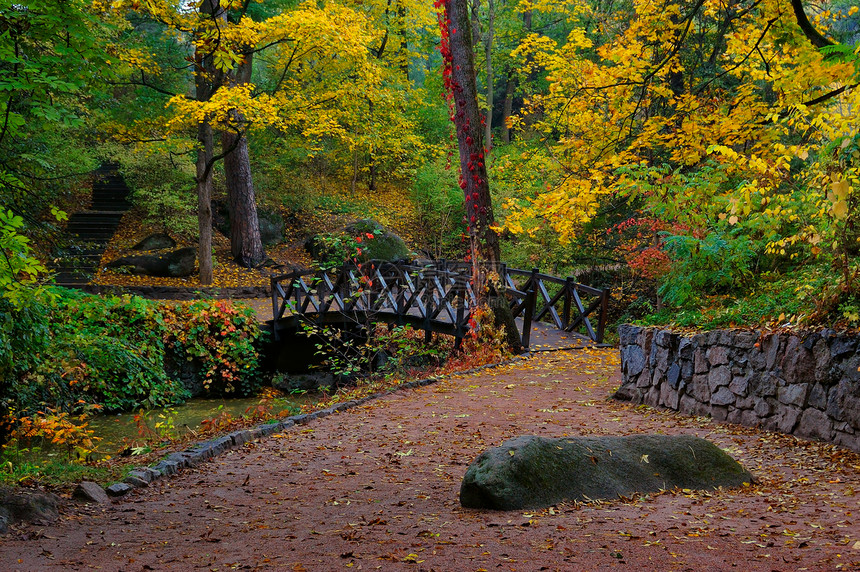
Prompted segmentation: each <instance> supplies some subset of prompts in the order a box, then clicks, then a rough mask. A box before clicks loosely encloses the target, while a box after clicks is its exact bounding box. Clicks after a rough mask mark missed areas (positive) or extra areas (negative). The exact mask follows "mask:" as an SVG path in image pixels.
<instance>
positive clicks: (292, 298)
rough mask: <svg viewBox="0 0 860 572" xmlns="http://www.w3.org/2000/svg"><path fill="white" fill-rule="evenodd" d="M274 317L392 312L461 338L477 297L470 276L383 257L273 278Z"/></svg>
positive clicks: (368, 316)
mask: <svg viewBox="0 0 860 572" xmlns="http://www.w3.org/2000/svg"><path fill="white" fill-rule="evenodd" d="M271 284H272V313H273V317H274V319H275V321H277V320H280V319H282V318H284V317H285V314H286V312H287V309H288V308H289V310H290V312H291V313H295V314H302V315H306V314H315V315H320V314H325V313H327V312H339V313H341V314H345V315H351V314H355V315H358V314H361V315H362V316H363V317H364V318H365V319H369V320H373V317H374V316H379V317H381V318H385V319H387V320H389V321H390V318H391V317H392V316H394V317H400V318H402V319H403V321H406V320H407V319H408V320H409V321H412V322H415V323H418V324H419V325H420V327H422V328H423V329H425V330H427V331H428V332H429V331H443V332H445V333H451V334H453V335H454V336H455V337H457V338H458V339H459V338H462V337H463V336H464V335H465V334H466V332H468V330H469V326H468V321H469V315H470V314H471V311H472V309H473V308H474V307H475V304H476V302H477V298H476V296H475V293H474V290H473V289H472V286H471V284H470V283H469V277H468V276H465V275H463V274H460V273H457V272H455V271H453V270H448V269H446V268H444V267H443V268H438V267H436V266H431V265H428V266H421V265H415V264H402V263H398V264H395V263H390V262H380V261H370V262H365V263H363V264H360V265H344V266H342V267H341V268H339V269H337V270H329V271H304V272H293V273H290V274H284V275H281V276H275V277H273V278H272V279H271Z"/></svg>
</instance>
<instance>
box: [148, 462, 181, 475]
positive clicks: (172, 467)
mask: <svg viewBox="0 0 860 572" xmlns="http://www.w3.org/2000/svg"><path fill="white" fill-rule="evenodd" d="M153 469H154V470H156V471H158V472H159V473H161V475H162V476H165V477H168V476H170V475H175V474H176V473H178V472H179V463H177V462H176V461H168V460H163V461H159V462H158V463H157V464H156V465H155V466H154V467H153Z"/></svg>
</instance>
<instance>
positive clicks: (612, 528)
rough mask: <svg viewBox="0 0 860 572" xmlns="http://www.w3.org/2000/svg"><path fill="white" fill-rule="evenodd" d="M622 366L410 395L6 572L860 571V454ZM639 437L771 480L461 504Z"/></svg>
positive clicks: (139, 498)
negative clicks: (658, 397) (634, 394)
mask: <svg viewBox="0 0 860 572" xmlns="http://www.w3.org/2000/svg"><path fill="white" fill-rule="evenodd" d="M617 369H618V366H617V359H616V352H614V351H611V350H609V351H596V350H595V351H592V352H582V351H580V352H559V353H545V354H541V355H540V356H538V357H535V358H532V359H531V360H528V361H526V362H519V363H517V364H515V365H512V366H505V367H501V368H498V369H496V370H489V371H485V372H482V373H480V374H477V375H471V376H466V377H459V378H452V379H448V380H445V381H442V382H439V383H437V384H435V385H431V386H428V387H425V388H422V389H418V390H411V391H401V392H398V393H395V394H392V395H390V396H387V397H384V398H381V399H378V400H375V401H372V402H370V403H368V404H366V405H365V406H361V407H358V408H355V409H351V410H348V411H345V412H342V413H340V414H336V415H332V416H329V417H326V418H324V419H321V420H317V421H313V422H311V423H310V424H308V425H305V426H300V427H297V428H295V429H293V430H291V431H289V432H286V433H284V434H281V435H276V436H274V437H272V438H269V439H266V440H263V441H258V442H255V443H251V444H249V445H248V446H246V447H245V448H244V449H241V450H236V451H233V452H230V453H228V454H226V455H224V456H222V457H220V458H218V459H217V460H215V461H213V462H210V463H206V464H204V465H202V466H200V467H199V468H197V469H194V470H187V471H186V472H184V473H183V474H182V475H181V476H179V477H177V478H173V479H171V480H168V481H162V482H160V483H158V484H157V485H154V486H152V487H151V488H149V489H146V490H141V491H136V492H134V493H132V494H133V496H132V497H131V498H129V499H127V500H125V501H122V502H120V503H118V504H116V505H114V506H111V507H108V508H106V509H91V511H90V512H89V513H87V512H83V513H78V514H77V515H72V516H69V517H66V518H65V519H64V521H63V522H61V523H60V524H58V525H57V526H54V527H49V528H45V529H44V530H41V531H37V530H35V529H32V528H30V529H25V530H24V531H23V532H19V533H17V534H15V533H13V534H12V535H10V536H9V537H7V538H6V539H4V540H0V570H46V569H60V570H86V569H90V568H98V569H102V570H129V571H136V570H194V569H200V570H231V569H245V570H249V569H266V570H313V571H316V570H321V571H329V570H340V569H354V570H414V571H418V570H424V571H430V570H435V571H439V572H441V571H478V570H518V571H529V570H572V571H574V570H604V569H609V568H619V569H636V568H639V569H641V570H744V571H746V570H762V571H765V570H766V571H774V570H779V571H794V570H858V569H860V524H858V522H857V516H858V515H860V456H858V455H856V454H854V453H850V452H848V451H846V450H844V449H838V448H836V447H832V446H829V445H822V444H818V443H812V442H808V441H802V440H798V439H795V438H793V437H786V436H781V435H776V434H771V433H766V432H762V431H757V430H753V429H744V428H740V427H736V426H729V425H719V424H714V423H711V422H710V421H709V420H707V419H697V418H690V417H684V416H680V415H675V414H671V413H668V412H663V411H657V410H654V409H650V408H647V407H633V406H631V405H629V404H624V403H617V402H614V401H610V400H607V396H608V395H609V394H610V392H611V391H612V389H613V388H614V386H616V385H617V384H618V381H619V380H618V374H617ZM639 432H665V433H690V434H695V435H699V436H701V437H705V438H708V439H711V440H713V441H715V442H716V443H718V444H719V445H720V446H721V447H723V448H727V449H729V450H730V452H731V453H732V454H733V455H734V456H735V457H736V458H737V459H738V460H740V461H741V463H742V464H744V465H745V466H746V467H747V468H748V469H750V470H751V471H752V472H753V473H754V474H755V475H756V477H757V478H758V479H759V480H760V483H759V484H756V485H753V486H751V487H748V488H744V489H741V490H735V491H716V492H712V493H693V492H689V491H688V492H683V491H669V492H665V493H661V494H656V495H650V496H647V497H643V498H636V499H630V500H626V501H625V500H616V501H612V502H607V503H602V504H597V503H594V504H578V503H569V504H561V505H558V506H555V507H553V508H551V509H547V510H541V511H535V512H528V513H524V512H504V513H503V512H479V511H473V510H464V509H462V508H460V506H459V502H458V498H457V493H458V490H459V486H460V480H461V478H462V476H463V474H464V472H465V470H466V467H467V466H468V464H469V463H470V462H471V461H472V459H474V457H475V456H477V455H478V453H480V452H481V451H483V450H484V449H486V448H488V447H491V446H495V445H498V444H499V443H501V442H502V441H503V440H505V439H507V438H509V437H513V436H515V435H520V434H540V435H546V436H562V435H583V434H631V433H639ZM855 491H857V494H855ZM26 537H29V539H27V538H26Z"/></svg>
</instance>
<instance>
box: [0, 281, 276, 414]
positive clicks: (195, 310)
mask: <svg viewBox="0 0 860 572" xmlns="http://www.w3.org/2000/svg"><path fill="white" fill-rule="evenodd" d="M0 322H2V323H4V324H5V325H6V326H8V327H4V328H3V329H2V332H0V413H2V416H4V417H8V416H9V415H10V412H15V416H16V417H18V418H20V417H23V416H26V415H29V414H30V413H33V412H36V411H39V410H44V409H45V408H53V409H57V410H58V411H68V412H70V413H71V412H75V411H78V410H80V409H81V408H82V407H84V406H86V405H88V404H96V405H98V406H100V407H102V408H104V409H105V410H107V411H118V410H132V409H137V408H140V407H145V408H150V407H157V406H164V405H170V404H172V403H177V402H181V401H182V400H183V399H185V398H186V397H187V395H188V392H187V390H186V389H185V387H184V385H183V383H182V381H181V380H180V379H179V376H176V375H171V372H168V371H167V368H166V364H167V363H168V362H169V361H170V362H174V363H175V362H186V361H195V362H196V363H198V364H199V366H200V367H199V368H198V369H199V375H200V377H201V381H202V384H203V386H204V388H205V389H206V390H207V392H208V393H209V394H212V395H222V394H228V393H239V394H242V395H250V394H253V393H254V392H255V391H256V390H257V389H258V388H259V386H260V383H261V378H260V374H259V371H258V369H259V367H258V366H259V357H258V353H257V350H256V347H255V344H256V343H257V341H258V340H259V339H260V337H261V331H260V330H259V328H258V327H257V324H256V321H255V319H254V316H253V313H252V312H251V311H250V310H245V311H240V310H238V309H236V308H234V307H233V306H232V305H230V304H229V303H225V302H222V301H196V302H192V303H182V304H173V305H170V304H163V303H157V302H152V301H149V300H145V299H142V298H139V297H134V296H122V297H118V296H104V297H101V296H91V295H87V294H82V293H80V292H77V291H69V290H64V289H45V288H42V289H32V290H30V291H29V294H28V295H27V296H23V295H22V296H19V297H18V298H17V299H16V300H14V301H13V300H12V299H10V298H9V297H0Z"/></svg>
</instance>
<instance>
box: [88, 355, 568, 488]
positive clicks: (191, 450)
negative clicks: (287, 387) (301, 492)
mask: <svg viewBox="0 0 860 572" xmlns="http://www.w3.org/2000/svg"><path fill="white" fill-rule="evenodd" d="M566 349H579V348H566ZM537 353H539V352H537ZM535 355H536V353H532V352H526V353H523V354H521V355H518V356H516V357H514V358H512V359H509V360H505V361H502V362H499V363H491V364H486V365H482V366H478V367H474V368H471V369H467V370H463V371H458V372H454V373H450V374H444V375H439V376H434V377H426V378H423V379H417V380H414V381H407V382H406V383H401V384H400V385H398V386H396V387H392V388H389V389H386V390H384V391H379V392H377V393H374V394H371V395H368V396H366V397H362V398H360V399H353V400H350V401H344V402H343V403H338V404H335V405H332V406H331V407H327V408H326V409H321V410H319V411H314V412H312V413H302V414H300V415H293V416H291V417H288V418H287V419H284V420H283V421H278V422H276V423H263V424H261V425H257V426H256V427H252V428H250V429H239V430H237V431H233V432H232V433H228V434H227V435H223V436H221V437H216V438H214V439H211V440H209V441H204V442H202V443H197V444H196V445H192V446H190V447H188V448H187V449H185V450H183V451H174V452H172V453H168V454H167V456H166V457H165V458H164V459H162V460H161V461H159V462H158V463H156V464H155V465H153V466H151V467H150V466H143V467H135V468H133V469H132V470H131V471H129V472H128V474H127V475H126V477H125V479H124V480H123V481H122V482H119V483H114V484H112V485H110V486H109V487H107V488H106V489H104V491H105V492H106V493H107V494H108V496H110V497H113V498H118V497H123V496H125V495H127V494H128V493H130V492H131V491H132V490H134V489H136V488H144V487H148V486H149V485H150V484H151V483H153V482H155V481H157V480H159V479H162V478H165V477H171V476H174V475H176V474H178V473H179V471H181V470H182V469H186V468H189V467H196V466H197V465H199V464H200V463H202V462H204V461H208V460H210V459H214V458H215V457H217V456H218V455H220V454H222V453H226V452H227V451H230V450H233V449H237V448H239V447H241V446H242V445H244V444H245V443H248V442H250V441H253V440H255V439H261V438H264V437H269V436H271V435H274V434H275V433H278V432H280V431H284V430H286V429H289V428H291V427H295V426H297V425H305V424H307V423H309V422H311V421H313V420H314V419H322V418H323V417H328V416H329V415H332V414H334V413H338V412H340V411H346V410H347V409H352V408H353V407H358V406H359V405H363V404H365V403H367V402H368V401H372V400H374V399H377V398H380V397H384V396H386V395H390V394H392V393H395V392H398V391H402V390H407V389H416V388H418V387H424V386H427V385H432V384H434V383H437V382H439V381H442V380H444V379H447V378H450V377H454V376H461V375H469V374H472V373H478V372H480V371H485V370H488V369H495V368H497V367H502V366H505V365H510V364H512V363H517V362H520V361H526V360H528V359H530V358H531V357H534V356H535ZM83 484H84V483H81V484H80V485H78V490H80V489H81V487H82V485H83ZM86 484H88V485H89V486H92V485H91V484H90V483H86ZM84 498H87V499H88V500H91V501H93V502H101V501H100V500H99V499H98V498H94V495H84Z"/></svg>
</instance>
